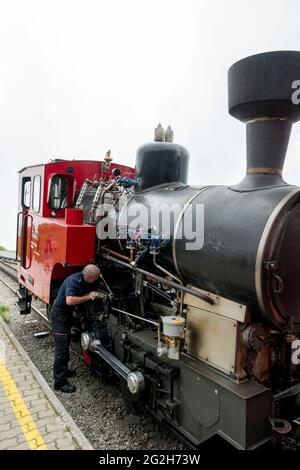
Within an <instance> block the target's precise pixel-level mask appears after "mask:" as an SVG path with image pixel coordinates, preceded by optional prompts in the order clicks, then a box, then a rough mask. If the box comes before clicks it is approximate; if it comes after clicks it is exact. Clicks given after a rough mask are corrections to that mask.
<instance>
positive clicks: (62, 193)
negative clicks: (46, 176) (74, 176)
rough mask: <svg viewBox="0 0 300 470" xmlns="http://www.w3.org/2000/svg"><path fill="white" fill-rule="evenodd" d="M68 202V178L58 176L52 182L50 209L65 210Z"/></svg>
mask: <svg viewBox="0 0 300 470" xmlns="http://www.w3.org/2000/svg"><path fill="white" fill-rule="evenodd" d="M67 202H68V177H66V176H63V175H56V176H54V177H53V178H52V180H51V186H50V193H49V207H50V209H53V210H60V209H65V208H66V207H67Z"/></svg>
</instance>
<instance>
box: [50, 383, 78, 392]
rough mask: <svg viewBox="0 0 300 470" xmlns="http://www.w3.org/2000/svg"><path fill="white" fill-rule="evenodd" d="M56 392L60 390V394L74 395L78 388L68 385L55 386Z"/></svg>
mask: <svg viewBox="0 0 300 470" xmlns="http://www.w3.org/2000/svg"><path fill="white" fill-rule="evenodd" d="M54 390H59V391H60V392H64V393H74V392H75V391H76V387H75V385H72V384H69V383H67V384H65V385H61V386H60V387H58V386H57V385H54Z"/></svg>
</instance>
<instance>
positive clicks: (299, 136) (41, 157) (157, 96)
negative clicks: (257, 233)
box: [0, 0, 300, 248]
mask: <svg viewBox="0 0 300 470" xmlns="http://www.w3.org/2000/svg"><path fill="white" fill-rule="evenodd" d="M299 32H300V2H299V1H298V0H281V1H279V0H264V1H261V0H252V1H251V2H249V1H244V0H240V1H238V0H215V1H212V0H206V1H204V0H148V1H146V0H106V1H104V0H59V1H57V0H0V158H1V172H0V210H1V226H0V244H3V245H5V246H6V247H8V248H14V246H15V225H16V207H17V171H18V170H19V169H20V168H22V167H23V166H25V165H32V164H36V163H45V162H47V160H48V159H50V158H54V157H56V158H78V159H80V158H87V157H88V158H91V159H103V157H104V155H105V152H106V150H107V149H112V155H113V157H114V159H115V161H116V162H120V163H126V164H129V165H133V166H134V161H135V152H136V149H137V147H138V146H139V145H141V144H143V143H144V142H146V141H149V140H152V138H153V128H154V127H155V126H156V125H157V123H158V122H159V121H161V122H162V124H163V125H164V126H167V125H168V124H171V125H172V127H173V128H174V131H175V140H176V142H178V143H181V144H183V145H185V146H186V147H187V148H188V149H189V151H190V155H191V157H190V171H189V182H190V183H192V184H214V183H216V184H231V183H235V182H238V181H239V180H240V179H241V178H242V176H243V174H244V172H245V128H244V125H243V124H241V123H239V122H238V121H236V120H234V119H233V118H231V117H230V116H229V115H228V112H227V70H228V67H229V66H230V65H231V64H232V63H233V62H235V61H236V60H238V59H240V58H242V57H245V56H247V55H251V54H254V53H258V52H264V51H270V50H278V49H293V50H300V34H299ZM296 78H298V79H300V77H296ZM284 176H285V179H286V180H288V181H289V182H291V183H295V184H299V183H300V125H295V126H294V129H293V133H292V137H291V143H290V147H289V151H288V155H287V161H286V166H285V171H284Z"/></svg>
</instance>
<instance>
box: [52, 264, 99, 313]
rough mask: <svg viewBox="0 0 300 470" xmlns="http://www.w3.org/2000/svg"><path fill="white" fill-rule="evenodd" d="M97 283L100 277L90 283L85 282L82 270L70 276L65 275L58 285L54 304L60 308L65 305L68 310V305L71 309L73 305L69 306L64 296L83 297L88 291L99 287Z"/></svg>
mask: <svg viewBox="0 0 300 470" xmlns="http://www.w3.org/2000/svg"><path fill="white" fill-rule="evenodd" d="M99 285H100V278H99V279H97V281H95V282H93V283H92V284H88V283H87V282H85V280H84V278H83V273H82V272H80V273H75V274H71V276H69V277H67V278H66V279H65V280H64V282H63V283H62V285H61V286H60V289H59V291H58V294H57V297H56V300H55V305H56V306H57V307H60V308H66V307H67V308H68V310H69V309H70V307H71V309H73V308H74V306H70V305H68V304H67V302H66V297H69V296H70V297H83V296H84V295H86V294H88V293H89V292H92V291H95V290H97V289H98V288H99Z"/></svg>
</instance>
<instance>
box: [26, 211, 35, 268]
mask: <svg viewBox="0 0 300 470" xmlns="http://www.w3.org/2000/svg"><path fill="white" fill-rule="evenodd" d="M28 217H31V227H30V240H29V265H28V266H26V253H25V263H24V264H25V266H24V269H26V270H27V269H30V268H31V265H32V248H31V242H32V222H33V217H32V215H31V214H26V215H25V217H24V224H25V220H27V219H28ZM27 228H28V227H27V226H26V230H27ZM27 246H28V241H27ZM26 251H27V247H26Z"/></svg>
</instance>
